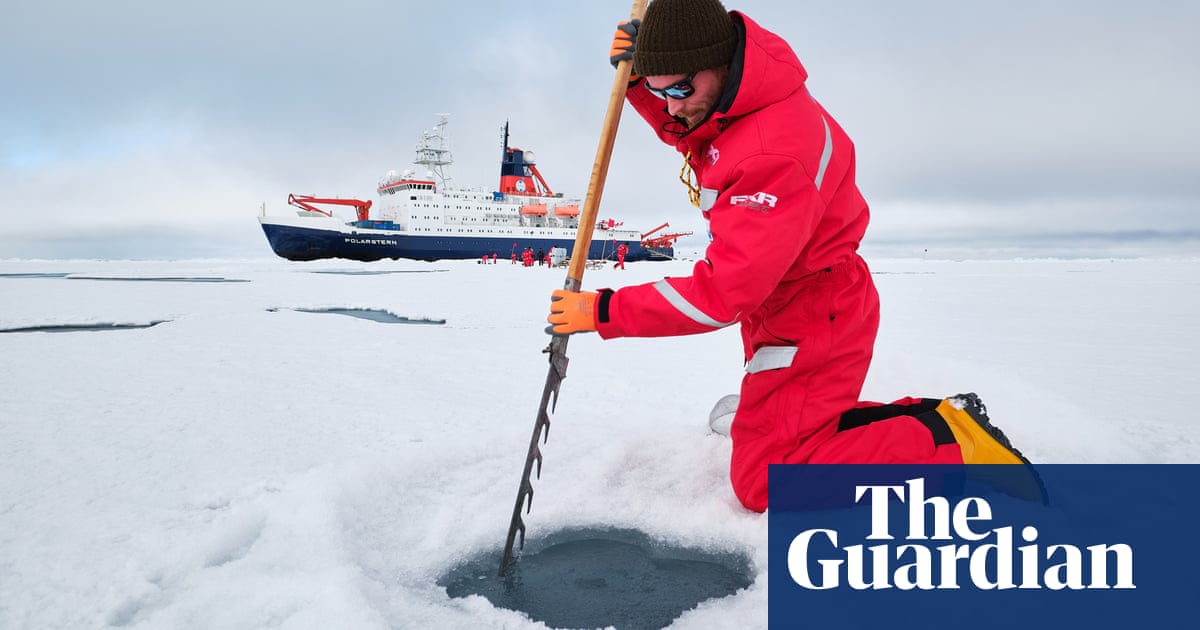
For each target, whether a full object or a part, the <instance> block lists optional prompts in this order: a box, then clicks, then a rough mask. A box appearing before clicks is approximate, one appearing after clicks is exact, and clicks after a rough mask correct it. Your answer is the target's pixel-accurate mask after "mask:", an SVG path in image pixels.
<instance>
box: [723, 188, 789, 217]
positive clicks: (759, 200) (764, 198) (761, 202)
mask: <svg viewBox="0 0 1200 630" xmlns="http://www.w3.org/2000/svg"><path fill="white" fill-rule="evenodd" d="M777 201H779V197H776V196H775V195H770V194H767V193H765V192H756V193H754V194H753V195H734V196H732V197H730V198H729V203H730V204H732V205H735V206H745V207H747V208H750V209H751V210H758V211H759V212H764V213H765V212H766V211H767V210H768V209H770V208H774V207H775V202H777Z"/></svg>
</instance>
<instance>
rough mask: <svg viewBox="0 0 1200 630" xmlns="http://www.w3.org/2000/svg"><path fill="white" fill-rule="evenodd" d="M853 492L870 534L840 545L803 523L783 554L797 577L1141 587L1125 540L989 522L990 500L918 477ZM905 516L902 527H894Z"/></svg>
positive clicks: (863, 585) (880, 583)
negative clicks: (1051, 538) (929, 487)
mask: <svg viewBox="0 0 1200 630" xmlns="http://www.w3.org/2000/svg"><path fill="white" fill-rule="evenodd" d="M853 502H854V503H855V504H858V505H862V506H867V507H869V511H867V512H866V514H868V515H869V523H867V524H864V525H866V526H869V528H868V529H867V531H869V533H868V534H867V535H866V536H865V541H868V544H850V545H846V546H839V542H838V541H839V532H838V531H837V530H836V529H832V528H811V529H806V530H804V531H802V532H800V533H799V534H798V535H796V536H795V537H794V538H792V540H791V543H790V544H789V545H788V547H787V559H786V560H787V571H788V575H789V576H790V577H791V579H792V581H793V582H795V584H796V585H798V586H800V587H801V588H803V589H806V590H827V589H836V588H844V587H849V588H851V589H854V590H880V589H893V588H894V589H899V590H902V591H903V590H923V591H924V590H942V589H960V588H964V587H973V588H976V589H980V590H1006V589H1021V590H1042V589H1048V590H1064V589H1069V590H1108V589H1135V588H1137V587H1136V585H1135V584H1134V579H1133V575H1134V549H1133V547H1132V546H1131V545H1129V544H1126V543H1122V542H1097V543H1096V544H1088V545H1086V546H1083V547H1082V548H1081V547H1080V546H1077V545H1074V544H1064V543H1057V544H1056V543H1053V542H1047V541H1042V540H1041V539H1040V538H1041V537H1040V534H1039V531H1038V528H1037V527H1036V526H1035V525H1032V524H1025V525H1018V526H1014V525H1013V524H1006V525H1003V526H1000V527H995V526H993V525H994V524H993V518H994V517H998V516H999V515H998V514H997V515H994V514H993V507H992V504H991V503H990V502H989V501H988V500H986V499H984V498H980V497H966V498H962V499H956V500H951V499H949V498H946V497H943V496H930V497H928V498H927V497H926V492H925V479H923V478H916V479H908V480H906V481H905V482H904V483H903V484H884V485H856V486H855V487H854V496H853ZM893 510H904V511H905V513H904V514H899V515H898V514H895V513H894V512H893ZM857 514H858V515H860V516H861V515H863V514H864V512H863V511H862V510H859V511H857ZM897 516H901V517H903V516H907V518H906V519H904V518H901V519H897V518H896V517H897ZM904 521H907V526H906V527H903V526H901V527H897V523H898V522H899V523H903V522H904ZM901 529H903V531H900V530H901ZM876 541H877V542H876Z"/></svg>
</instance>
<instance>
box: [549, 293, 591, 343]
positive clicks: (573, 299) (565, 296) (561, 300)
mask: <svg viewBox="0 0 1200 630" xmlns="http://www.w3.org/2000/svg"><path fill="white" fill-rule="evenodd" d="M595 313H596V293H595V292H593V291H580V292H576V291H567V290H566V289H556V290H555V291H554V292H553V293H551V294H550V316H549V317H547V318H546V321H548V322H550V325H549V326H547V327H546V333H547V334H551V335H571V334H574V333H580V332H593V331H595V330H596V315H595Z"/></svg>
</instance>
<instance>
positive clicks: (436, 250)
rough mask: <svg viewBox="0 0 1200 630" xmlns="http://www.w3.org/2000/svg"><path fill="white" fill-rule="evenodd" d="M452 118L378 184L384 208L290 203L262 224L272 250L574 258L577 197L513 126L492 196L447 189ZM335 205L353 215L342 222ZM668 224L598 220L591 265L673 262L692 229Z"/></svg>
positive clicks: (359, 203)
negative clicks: (553, 178) (646, 226)
mask: <svg viewBox="0 0 1200 630" xmlns="http://www.w3.org/2000/svg"><path fill="white" fill-rule="evenodd" d="M447 122H448V116H447V115H445V114H440V115H439V120H438V123H437V125H436V126H435V127H434V128H433V129H432V130H430V131H426V132H424V133H423V134H422V138H421V140H420V142H419V143H418V144H417V150H416V159H414V160H413V164H414V165H417V166H422V167H425V168H426V169H427V170H426V174H425V176H424V177H419V176H417V174H416V173H414V172H413V171H412V170H405V171H403V172H396V171H390V172H388V173H387V174H386V175H385V176H384V177H383V178H382V179H381V180H380V182H379V185H378V187H377V192H378V195H379V199H378V203H373V202H372V201H370V200H360V199H346V198H337V197H321V196H313V195H296V194H292V195H289V196H288V203H289V205H291V206H294V207H296V208H298V210H297V211H296V213H295V214H294V215H281V216H268V215H267V214H266V210H265V206H264V209H263V213H262V215H261V216H260V217H259V223H260V224H261V225H262V229H263V232H264V233H265V234H266V236H267V241H268V242H269V243H270V244H271V249H272V250H274V251H275V253H276V254H278V255H279V256H281V257H283V258H286V259H288V260H319V259H324V258H346V259H350V260H361V261H373V260H380V259H384V258H391V259H398V258H406V259H413V260H425V261H434V260H446V259H460V260H461V259H472V258H473V259H482V258H484V257H488V258H491V257H493V256H495V257H498V258H509V257H513V256H516V257H519V256H520V255H521V254H522V253H523V252H524V251H526V250H527V249H528V250H529V251H532V252H542V253H543V255H549V253H550V252H551V251H552V250H557V251H559V252H562V251H563V250H565V251H566V252H568V253H571V252H572V249H573V248H574V244H575V235H576V233H577V232H578V230H579V215H580V206H581V203H580V200H579V199H576V198H569V197H565V196H563V194H562V193H556V192H553V191H552V190H551V188H550V187H549V186H548V185H547V184H546V180H545V179H544V178H543V177H542V175H541V173H540V172H539V171H538V168H537V165H536V164H535V161H534V155H533V152H531V151H525V150H522V149H520V148H517V147H513V146H510V144H509V136H508V123H507V122H506V123H505V124H504V127H503V130H502V144H503V150H504V153H503V157H502V160H501V162H500V180H499V185H498V187H497V189H495V190H491V191H488V190H468V189H460V188H454V187H451V186H449V185H447V183H448V181H449V180H448V177H447V176H446V167H448V166H449V165H450V164H452V163H453V158H452V156H451V152H450V150H449V149H448V148H447V146H446V144H447V143H446V134H445V128H446V124H447ZM329 206H342V207H348V208H353V209H354V212H355V218H354V220H352V221H345V220H344V219H342V218H339V217H337V216H336V215H335V214H334V212H333V211H332V210H331V209H329ZM668 227H669V225H668V224H667V223H663V224H662V225H660V226H658V227H656V228H654V229H653V230H650V231H649V232H640V231H637V230H631V229H627V228H625V227H624V226H623V224H622V223H621V222H618V221H616V220H613V219H603V220H598V221H596V225H595V226H594V227H593V228H592V229H593V230H594V232H593V234H592V239H591V246H590V249H589V250H588V252H587V257H588V259H589V260H616V258H617V250H618V248H620V246H621V245H625V249H626V252H625V260H626V261H627V262H633V261H641V260H668V259H670V258H672V257H674V253H675V252H674V245H675V241H676V240H677V239H679V238H680V237H683V236H687V235H689V234H691V233H690V232H678V233H665V232H663V230H664V229H665V228H668Z"/></svg>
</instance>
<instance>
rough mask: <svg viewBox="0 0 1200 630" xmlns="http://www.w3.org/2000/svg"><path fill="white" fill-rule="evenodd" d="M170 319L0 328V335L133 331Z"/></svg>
mask: <svg viewBox="0 0 1200 630" xmlns="http://www.w3.org/2000/svg"><path fill="white" fill-rule="evenodd" d="M168 321H170V320H168V319H162V320H156V321H152V322H150V323H148V324H111V323H99V324H47V325H45V326H24V327H22V328H0V333H24V332H82V331H96V330H131V329H137V328H150V327H151V326H157V325H159V324H162V323H164V322H168Z"/></svg>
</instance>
